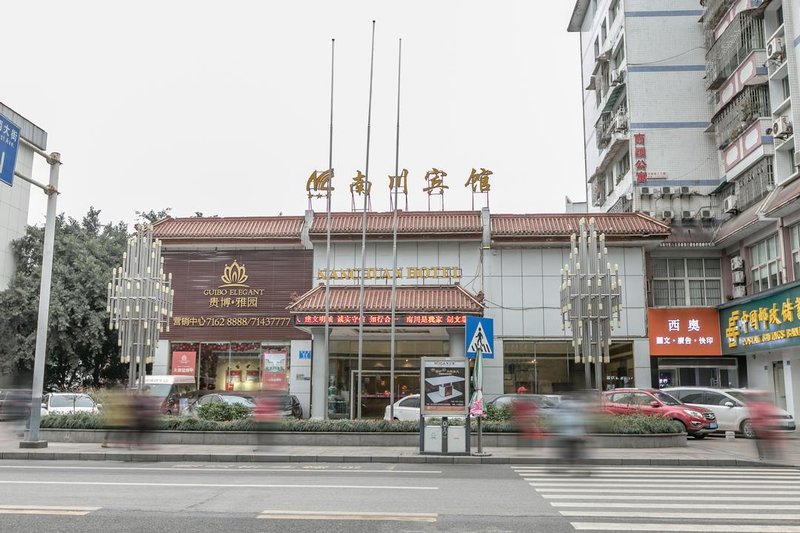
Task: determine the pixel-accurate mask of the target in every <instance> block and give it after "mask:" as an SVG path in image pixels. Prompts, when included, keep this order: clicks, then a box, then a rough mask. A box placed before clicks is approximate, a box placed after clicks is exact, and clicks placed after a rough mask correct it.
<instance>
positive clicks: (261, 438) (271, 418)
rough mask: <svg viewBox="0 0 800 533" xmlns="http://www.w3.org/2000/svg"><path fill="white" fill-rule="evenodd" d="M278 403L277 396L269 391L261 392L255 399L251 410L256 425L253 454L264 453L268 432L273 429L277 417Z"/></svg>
mask: <svg viewBox="0 0 800 533" xmlns="http://www.w3.org/2000/svg"><path fill="white" fill-rule="evenodd" d="M280 407H281V406H280V402H279V400H278V396H277V395H276V394H273V393H272V392H271V391H266V392H262V393H261V394H259V396H258V398H256V406H255V408H253V420H254V421H255V423H256V447H255V448H254V449H253V451H254V452H258V451H264V449H265V448H266V445H267V440H268V439H267V437H268V436H269V435H268V432H269V431H271V430H272V429H273V428H274V427H275V423H276V422H277V420H278V417H279V410H280Z"/></svg>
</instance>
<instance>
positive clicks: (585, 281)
mask: <svg viewBox="0 0 800 533" xmlns="http://www.w3.org/2000/svg"><path fill="white" fill-rule="evenodd" d="M605 243H606V238H605V235H604V234H601V235H600V236H599V238H598V235H597V231H596V230H595V223H594V218H590V219H589V227H588V229H587V227H586V220H585V219H583V218H582V219H580V221H579V223H578V234H575V233H573V234H572V236H571V237H570V253H569V263H567V264H566V265H564V268H563V269H561V319H562V326H561V327H562V329H566V328H570V329H571V330H572V345H573V347H574V348H575V362H576V363H581V362H582V363H583V364H584V371H585V380H586V388H587V389H591V388H593V387H592V376H591V365H592V363H594V369H595V388H597V389H598V390H602V387H603V365H602V363H608V362H609V361H610V353H609V348H610V344H611V329H612V328H613V327H614V324H613V320H614V319H616V322H617V324H616V325H617V327H619V326H620V324H621V322H620V310H621V309H622V303H621V300H620V295H621V291H622V284H621V283H620V281H619V266H618V265H614V269H613V270H612V268H611V263H609V262H608V249H607V248H606V245H605Z"/></svg>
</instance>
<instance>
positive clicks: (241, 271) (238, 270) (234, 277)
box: [220, 260, 249, 287]
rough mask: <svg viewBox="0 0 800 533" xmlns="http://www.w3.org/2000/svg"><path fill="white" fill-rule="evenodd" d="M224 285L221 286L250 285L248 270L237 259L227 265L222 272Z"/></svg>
mask: <svg viewBox="0 0 800 533" xmlns="http://www.w3.org/2000/svg"><path fill="white" fill-rule="evenodd" d="M221 279H222V283H223V284H222V285H220V287H249V285H246V284H245V282H246V281H247V271H246V269H245V267H244V265H240V264H239V263H238V262H236V260H234V261H233V263H231V264H230V265H225V269H224V270H223V272H222V276H221Z"/></svg>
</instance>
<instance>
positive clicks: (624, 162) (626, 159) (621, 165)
mask: <svg viewBox="0 0 800 533" xmlns="http://www.w3.org/2000/svg"><path fill="white" fill-rule="evenodd" d="M630 169H631V155H630V154H628V153H625V154H623V156H622V159H620V160H619V161H617V183H619V182H620V180H622V178H624V177H625V174H627V173H628V171H629V170H630Z"/></svg>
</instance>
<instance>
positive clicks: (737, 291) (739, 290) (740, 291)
mask: <svg viewBox="0 0 800 533" xmlns="http://www.w3.org/2000/svg"><path fill="white" fill-rule="evenodd" d="M744 287H745V286H744V285H734V286H733V297H734V298H744V296H745V294H746V292H745V289H744Z"/></svg>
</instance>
